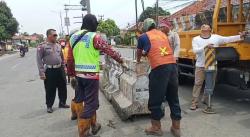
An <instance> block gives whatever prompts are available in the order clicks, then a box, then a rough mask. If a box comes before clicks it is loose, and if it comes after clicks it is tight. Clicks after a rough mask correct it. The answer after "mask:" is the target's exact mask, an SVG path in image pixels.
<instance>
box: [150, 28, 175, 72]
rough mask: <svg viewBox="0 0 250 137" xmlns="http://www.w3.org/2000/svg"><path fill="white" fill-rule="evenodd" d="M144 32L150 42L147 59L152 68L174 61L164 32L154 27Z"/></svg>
mask: <svg viewBox="0 0 250 137" xmlns="http://www.w3.org/2000/svg"><path fill="white" fill-rule="evenodd" d="M146 34H147V36H148V38H149V40H150V43H151V48H150V50H149V53H148V60H149V63H150V65H151V68H152V69H154V68H156V67H158V66H161V65H165V64H174V63H176V60H175V58H174V55H173V50H172V48H171V47H170V44H169V41H168V38H167V36H166V34H164V33H163V32H161V31H159V30H156V29H153V30H151V31H148V32H146Z"/></svg>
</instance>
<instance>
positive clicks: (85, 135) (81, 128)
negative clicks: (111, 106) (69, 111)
mask: <svg viewBox="0 0 250 137" xmlns="http://www.w3.org/2000/svg"><path fill="white" fill-rule="evenodd" d="M90 124H91V119H82V118H79V119H78V132H79V137H89V136H90V133H89V130H90Z"/></svg>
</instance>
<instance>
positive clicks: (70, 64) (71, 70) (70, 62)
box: [67, 44, 75, 76]
mask: <svg viewBox="0 0 250 137" xmlns="http://www.w3.org/2000/svg"><path fill="white" fill-rule="evenodd" d="M67 73H68V75H69V76H75V60H74V56H73V50H72V48H71V46H70V44H69V46H68V57H67Z"/></svg>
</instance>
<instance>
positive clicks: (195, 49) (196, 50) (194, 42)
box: [192, 38, 204, 54]
mask: <svg viewBox="0 0 250 137" xmlns="http://www.w3.org/2000/svg"><path fill="white" fill-rule="evenodd" d="M198 43H199V42H198V41H197V39H195V38H193V40H192V47H193V52H194V53H195V54H197V53H201V52H203V50H204V47H203V46H199V44H198Z"/></svg>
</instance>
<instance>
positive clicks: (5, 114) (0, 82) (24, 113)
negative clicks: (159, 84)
mask: <svg viewBox="0 0 250 137" xmlns="http://www.w3.org/2000/svg"><path fill="white" fill-rule="evenodd" d="M121 51H122V54H123V55H126V56H131V55H132V53H131V51H130V50H121ZM191 92H192V80H190V81H189V83H186V84H185V85H182V86H180V87H179V93H180V102H181V108H182V112H183V120H182V132H183V137H250V91H240V90H238V89H237V88H232V87H228V86H224V85H218V86H217V87H216V91H215V96H214V98H213V107H214V109H215V110H216V112H217V114H213V115H207V114H203V113H202V107H204V106H202V105H201V109H198V110H197V111H195V112H193V111H190V110H189V106H190V101H191ZM72 96H73V90H72V89H71V88H70V87H69V86H68V104H69V103H70V100H71V98H72ZM100 105H101V106H100V109H99V110H98V120H99V121H100V122H101V124H102V126H103V128H102V130H101V132H100V136H101V137H144V136H146V135H145V134H144V132H143V130H144V128H145V127H146V126H147V125H148V123H149V117H148V116H137V117H135V118H134V121H126V122H124V121H121V120H120V119H119V117H118V116H117V114H116V113H115V111H114V109H113V107H112V105H111V104H110V103H109V102H107V101H106V99H105V98H104V96H103V95H102V94H100ZM57 106H58V98H56V101H55V104H54V109H55V111H54V113H53V114H48V113H46V106H45V92H44V87H43V82H42V81H41V80H39V77H38V71H37V66H36V60H35V50H31V51H30V52H29V53H27V55H26V56H25V57H24V58H20V57H19V55H18V54H15V55H10V56H4V57H0V137H77V126H76V121H71V120H70V109H59V108H58V107H57ZM110 121H112V122H114V125H113V126H111V127H110V124H109V122H110ZM162 122H163V130H164V136H165V137H172V136H171V135H170V133H169V128H170V125H171V124H170V123H171V121H170V118H169V110H168V108H166V117H165V118H164V119H163V121H162Z"/></svg>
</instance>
